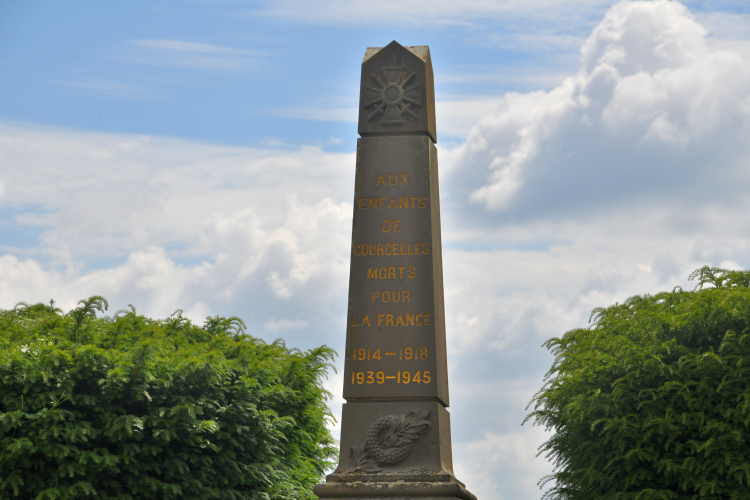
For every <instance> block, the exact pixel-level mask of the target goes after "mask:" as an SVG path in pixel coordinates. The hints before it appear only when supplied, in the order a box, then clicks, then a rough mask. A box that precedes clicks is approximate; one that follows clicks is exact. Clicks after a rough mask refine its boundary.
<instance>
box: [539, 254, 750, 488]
mask: <svg viewBox="0 0 750 500" xmlns="http://www.w3.org/2000/svg"><path fill="white" fill-rule="evenodd" d="M691 278H698V281H699V287H698V289H697V290H695V291H692V292H686V291H683V290H681V289H679V287H678V288H676V289H675V290H673V291H672V292H664V293H659V294H656V295H654V296H651V295H643V296H635V297H631V298H630V299H628V300H627V301H625V303H623V304H615V305H614V306H611V307H607V308H599V309H595V310H594V312H593V313H592V319H593V320H594V321H593V324H592V325H591V327H590V328H578V329H575V330H571V331H569V332H567V333H566V334H565V335H564V336H563V337H562V338H554V339H551V340H549V341H547V343H546V344H545V345H546V346H547V347H548V348H549V349H550V350H551V351H552V353H553V354H554V355H555V361H554V364H553V366H552V368H551V369H550V371H549V373H548V374H547V382H546V384H545V385H544V387H543V388H542V390H541V391H539V393H537V395H536V396H535V397H534V400H533V401H532V403H534V404H535V411H534V412H533V413H531V414H530V415H529V417H527V420H528V419H534V420H535V421H536V423H537V424H538V425H543V426H545V427H547V429H548V430H552V431H554V432H555V433H554V435H553V436H552V437H551V438H550V439H549V440H548V441H547V442H546V443H545V444H544V445H542V447H541V449H540V452H541V453H546V454H547V456H549V457H551V458H552V459H553V461H554V462H555V465H556V470H555V472H554V473H553V474H552V475H550V476H548V477H546V478H544V479H543V480H542V483H545V482H547V481H554V484H553V487H552V488H551V489H550V490H549V491H548V492H547V494H546V495H545V496H546V498H552V499H571V500H572V499H636V498H637V499H644V500H645V499H678V498H680V499H681V498H711V499H716V498H727V499H735V498H737V499H739V498H750V486H749V485H750V272H748V271H728V270H725V269H717V268H709V267H704V268H702V269H699V270H698V271H696V272H694V273H693V275H692V276H691Z"/></svg>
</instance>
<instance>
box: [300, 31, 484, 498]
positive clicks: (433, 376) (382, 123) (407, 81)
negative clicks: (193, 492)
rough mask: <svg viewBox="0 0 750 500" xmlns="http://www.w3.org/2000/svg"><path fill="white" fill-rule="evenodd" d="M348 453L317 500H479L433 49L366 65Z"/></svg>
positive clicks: (345, 417) (392, 50) (388, 52)
mask: <svg viewBox="0 0 750 500" xmlns="http://www.w3.org/2000/svg"><path fill="white" fill-rule="evenodd" d="M359 135H360V136H361V138H360V139H358V140H357V171H356V177H355V186H354V220H353V225H352V248H351V268H350V278H349V312H348V315H347V330H346V332H347V333H346V352H345V357H346V361H345V368H344V398H345V399H346V400H347V402H346V404H344V407H343V413H342V417H341V455H340V459H339V464H338V468H337V469H336V470H335V471H334V472H333V473H331V474H330V475H328V476H327V477H326V483H325V484H319V485H317V486H315V488H314V490H313V491H314V493H315V494H316V495H318V497H320V498H337V499H358V498H369V499H378V498H381V499H389V500H394V499H398V498H401V499H406V498H421V499H423V500H430V499H435V500H437V499H441V500H458V499H461V500H476V497H475V496H474V495H472V494H471V493H469V492H468V491H467V490H466V488H465V487H464V485H463V483H461V482H460V481H458V480H457V479H456V478H455V476H454V475H453V463H452V455H451V432H450V415H449V414H448V411H447V410H446V407H447V406H448V365H447V361H446V348H445V312H444V307H443V262H442V250H441V240H440V199H439V194H438V163H437V150H436V149H435V142H436V133H435V93H434V85H433V75H432V62H431V60H430V50H429V48H428V47H426V46H423V47H403V46H401V45H399V44H398V43H397V42H395V41H394V42H392V43H391V44H389V45H388V46H387V47H384V48H368V49H367V51H366V53H365V58H364V61H363V62H362V80H361V89H360V104H359Z"/></svg>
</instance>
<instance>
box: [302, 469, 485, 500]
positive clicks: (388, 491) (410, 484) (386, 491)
mask: <svg viewBox="0 0 750 500" xmlns="http://www.w3.org/2000/svg"><path fill="white" fill-rule="evenodd" d="M332 476H333V474H332V475H330V476H328V477H327V479H328V482H327V483H325V484H318V485H316V486H315V487H314V488H313V493H315V494H316V495H317V496H318V498H336V499H338V500H356V499H360V498H367V499H369V500H406V499H410V498H418V499H420V500H477V497H475V496H474V495H473V494H472V493H470V492H469V491H467V490H466V488H465V487H464V485H463V483H461V482H460V481H458V480H457V479H456V478H455V477H453V476H452V475H446V477H441V476H438V477H433V478H430V479H434V480H432V481H431V480H425V479H427V478H425V477H421V478H420V477H418V476H414V477H411V478H406V477H404V476H401V475H398V477H394V478H393V480H392V481H383V479H386V478H384V477H382V475H378V477H377V481H370V480H368V479H369V478H367V477H357V478H354V477H347V478H346V479H344V480H341V481H336V479H335V478H334V477H332ZM387 479H390V478H387ZM409 479H412V480H409Z"/></svg>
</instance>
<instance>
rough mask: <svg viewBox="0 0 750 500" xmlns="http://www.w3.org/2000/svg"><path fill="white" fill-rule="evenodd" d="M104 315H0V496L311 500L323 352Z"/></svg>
mask: <svg viewBox="0 0 750 500" xmlns="http://www.w3.org/2000/svg"><path fill="white" fill-rule="evenodd" d="M106 307H107V303H106V301H105V300H104V299H103V298H101V297H92V298H90V299H88V300H85V301H81V303H80V307H78V308H76V309H74V310H73V311H71V312H69V313H68V314H62V313H61V312H60V310H59V309H56V308H54V307H53V305H44V304H37V305H20V306H18V307H16V308H15V309H13V310H2V311H0V497H2V498H8V497H20V498H39V499H43V498H50V499H53V498H78V497H86V496H88V497H90V498H97V499H104V498H120V499H127V498H131V499H140V498H164V499H169V498H191V499H202V498H236V499H245V498H246V499H261V498H262V499H269V498H270V499H303V498H304V499H307V498H312V496H311V494H310V493H309V492H310V491H311V489H312V485H314V484H315V483H316V482H317V481H318V480H319V479H320V477H321V474H322V472H323V470H324V468H325V467H327V466H328V465H329V460H330V459H331V458H332V456H333V455H334V454H335V453H336V451H337V450H336V449H335V448H334V447H333V444H334V443H333V440H332V439H331V436H330V434H329V432H328V430H327V429H326V428H325V422H326V421H327V419H328V418H330V413H329V411H328V408H327V407H326V405H325V401H326V399H327V398H328V394H327V393H326V391H325V390H324V389H323V388H322V387H321V379H322V377H324V376H325V375H326V372H327V368H328V367H329V366H330V364H329V363H330V361H331V360H332V359H333V354H334V353H333V351H332V350H331V349H329V348H327V347H320V348H317V349H313V350H310V351H307V352H300V351H298V350H294V349H288V348H286V347H285V346H284V344H283V342H281V341H276V342H274V343H272V344H266V343H264V342H263V341H261V340H258V339H255V338H253V337H250V336H248V335H245V334H244V324H243V323H242V321H241V320H239V319H238V318H221V317H214V318H208V320H207V321H206V323H205V325H204V326H203V327H199V326H196V325H193V324H192V323H191V322H190V321H189V320H188V319H186V318H184V317H182V315H181V313H180V312H177V313H176V314H174V315H173V316H171V317H170V318H168V319H165V320H152V319H149V318H146V317H143V316H140V315H138V314H136V312H135V310H132V308H131V310H129V311H120V312H119V313H118V314H116V315H115V316H114V317H112V318H108V317H104V318H97V317H96V316H95V313H96V311H97V310H99V311H103V310H105V309H106Z"/></svg>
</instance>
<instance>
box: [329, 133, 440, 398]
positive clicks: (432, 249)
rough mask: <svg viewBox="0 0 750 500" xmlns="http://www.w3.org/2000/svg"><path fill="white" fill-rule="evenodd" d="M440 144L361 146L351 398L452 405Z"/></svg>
mask: <svg viewBox="0 0 750 500" xmlns="http://www.w3.org/2000/svg"><path fill="white" fill-rule="evenodd" d="M437 167H438V166H437V150H436V149H435V145H434V144H433V143H432V140H431V139H430V138H429V137H427V136H395V137H394V136H384V137H363V138H361V139H359V141H358V142H357V173H356V177H355V187H354V191H355V194H354V221H353V228H352V253H351V269H350V277H349V314H348V326H347V339H346V352H345V356H346V361H345V368H344V375H345V377H344V398H346V399H347V400H348V401H352V400H355V399H362V398H435V399H437V400H439V401H441V402H442V403H443V404H444V405H445V406H448V404H449V400H448V373H447V370H448V369H447V362H446V353H445V313H444V306H443V268H442V250H441V240H440V199H439V194H438V168H437Z"/></svg>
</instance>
